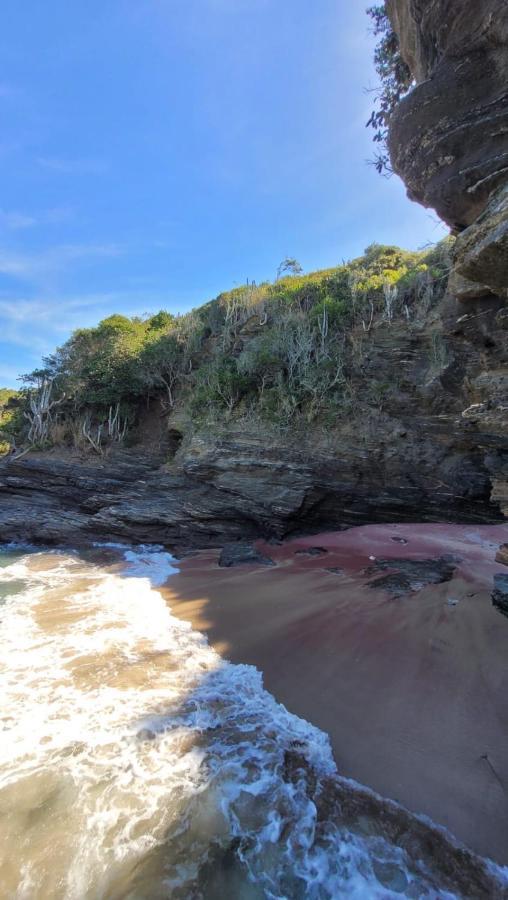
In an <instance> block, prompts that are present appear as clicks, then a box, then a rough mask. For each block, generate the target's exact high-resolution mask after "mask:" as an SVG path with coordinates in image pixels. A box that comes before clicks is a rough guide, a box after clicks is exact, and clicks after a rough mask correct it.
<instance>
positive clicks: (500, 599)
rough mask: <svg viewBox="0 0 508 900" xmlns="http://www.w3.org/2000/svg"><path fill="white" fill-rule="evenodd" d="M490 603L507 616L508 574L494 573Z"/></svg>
mask: <svg viewBox="0 0 508 900" xmlns="http://www.w3.org/2000/svg"><path fill="white" fill-rule="evenodd" d="M492 603H493V604H494V606H497V608H498V609H499V610H500V611H501V612H502V613H503V615H505V616H508V575H505V574H504V573H499V574H498V575H494V590H493V592H492Z"/></svg>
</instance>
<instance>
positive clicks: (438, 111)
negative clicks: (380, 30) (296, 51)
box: [386, 0, 508, 297]
mask: <svg viewBox="0 0 508 900" xmlns="http://www.w3.org/2000/svg"><path fill="white" fill-rule="evenodd" d="M386 6H387V12H388V15H389V17H390V20H391V22H392V25H393V28H394V30H395V31H396V33H397V35H398V38H399V44H400V48H401V53H402V56H403V58H404V60H405V61H406V63H407V64H408V66H409V68H410V70H411V72H412V74H413V76H414V79H415V82H416V84H415V87H414V88H413V90H412V91H411V92H410V93H409V94H408V95H407V97H405V98H404V99H403V100H402V101H401V102H400V104H399V106H398V107H397V109H396V110H395V112H394V113H393V116H392V119H391V122H390V133H389V150H390V156H391V160H392V164H393V167H394V169H395V171H396V172H397V173H398V174H399V175H400V176H401V178H402V179H403V180H404V182H405V183H406V186H407V190H408V195H409V197H410V198H411V199H413V200H416V201H418V202H419V203H422V204H423V205H424V206H427V207H432V208H433V209H435V210H436V212H437V213H438V214H439V216H440V217H441V218H442V219H443V220H444V221H445V222H446V223H447V224H448V225H450V226H451V228H452V229H453V230H454V231H455V232H456V233H459V239H458V241H457V244H456V271H457V274H458V275H460V276H461V277H462V278H466V279H468V280H469V281H470V282H473V284H475V283H476V284H478V286H479V287H478V291H477V293H476V294H474V291H473V294H474V296H481V295H482V294H483V293H485V288H486V287H487V288H489V289H490V291H491V292H492V293H493V294H495V295H498V296H499V295H501V296H503V297H505V296H506V293H507V290H508V199H507V197H508V195H507V185H508V4H507V3H506V0H483V2H481V3H480V2H477V0H432V2H421V0H387V3H386ZM468 293H469V295H471V287H469V291H468Z"/></svg>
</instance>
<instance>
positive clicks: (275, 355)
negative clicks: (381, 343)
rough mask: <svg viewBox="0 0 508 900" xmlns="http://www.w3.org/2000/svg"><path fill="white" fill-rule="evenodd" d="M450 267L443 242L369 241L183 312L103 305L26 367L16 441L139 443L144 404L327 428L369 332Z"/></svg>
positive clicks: (381, 387) (369, 385)
mask: <svg viewBox="0 0 508 900" xmlns="http://www.w3.org/2000/svg"><path fill="white" fill-rule="evenodd" d="M449 265H450V263H449V241H444V242H441V243H440V244H438V245H436V246H435V247H433V248H432V249H430V250H426V251H422V252H408V251H404V250H401V249H399V248H397V247H391V246H383V245H377V244H373V245H371V246H370V247H368V248H367V250H366V251H365V254H364V256H362V257H359V258H358V259H355V260H353V261H351V262H349V263H347V264H342V265H340V266H337V267H335V268H331V269H326V270H323V271H318V272H312V273H310V274H290V275H286V276H283V277H280V278H278V279H277V280H276V281H274V282H273V283H268V282H266V283H263V284H260V285H257V284H255V283H247V284H245V285H242V286H240V287H236V288H234V289H233V290H231V291H227V292H225V293H223V294H220V295H219V296H218V297H217V298H216V299H215V300H213V301H211V302H209V303H207V304H205V305H204V306H202V307H200V308H198V309H195V310H193V311H192V312H189V313H187V314H185V315H181V316H173V315H171V314H170V313H168V312H166V311H164V310H162V311H160V312H158V313H157V314H156V315H153V316H150V317H147V318H127V317H125V316H122V315H112V316H110V317H109V318H107V319H104V320H103V321H102V322H100V323H99V324H98V325H97V326H96V327H94V328H86V329H79V330H78V331H76V332H74V334H73V335H72V337H71V338H70V339H69V340H68V341H67V342H66V343H65V344H64V345H63V346H62V347H60V348H59V349H58V350H57V351H56V352H55V353H54V354H53V355H52V356H50V357H48V358H47V359H46V360H45V361H44V367H43V368H42V369H39V370H37V371H35V372H32V373H31V374H29V375H27V376H25V378H24V381H25V385H26V387H25V390H24V394H23V395H24V404H25V407H24V413H25V416H24V422H25V426H24V441H25V443H29V444H31V445H35V446H47V445H50V444H64V445H70V446H81V447H87V448H89V449H90V448H93V449H94V450H96V451H97V452H102V449H103V448H104V447H105V446H108V445H110V444H112V443H115V442H127V443H129V442H132V441H134V440H135V439H136V435H137V428H136V427H137V425H138V423H139V420H140V416H141V415H142V413H143V410H144V409H145V408H146V405H147V404H150V403H151V402H152V401H153V400H157V401H158V402H159V403H160V405H161V407H162V409H163V411H164V412H165V413H166V414H168V415H169V414H175V412H177V413H178V414H179V415H180V417H181V418H182V419H185V420H186V421H187V422H189V423H190V425H191V426H192V425H193V426H200V425H202V424H204V423H209V424H212V425H217V424H219V423H220V422H221V421H230V420H232V419H237V418H241V417H251V418H253V417H254V418H255V417H258V418H260V419H262V420H264V421H267V422H276V423H277V424H278V425H280V424H282V425H284V424H286V425H291V426H293V425H294V424H295V423H296V422H297V421H300V422H301V423H316V422H321V423H322V424H325V425H327V424H330V423H332V422H333V421H335V420H336V418H337V416H338V415H342V414H344V413H345V412H347V411H348V409H351V407H352V405H353V404H356V403H357V401H358V397H357V396H356V394H355V389H354V387H353V374H354V372H355V371H356V372H357V373H358V372H361V371H362V366H363V362H364V358H365V355H366V354H367V353H368V346H369V341H370V340H371V335H372V333H373V332H375V330H376V329H378V328H379V327H380V326H388V327H391V326H392V325H394V324H395V323H397V322H398V323H399V324H401V325H402V326H403V327H404V328H405V329H407V330H408V331H410V330H411V329H413V328H416V327H418V322H419V321H421V320H422V318H425V317H426V316H427V315H428V312H429V309H431V308H432V307H433V306H434V304H435V303H436V302H437V301H438V300H439V299H440V298H441V296H442V295H443V292H444V288H445V285H446V279H447V275H448V271H449ZM292 271H295V269H293V270H292ZM396 375H397V373H394V378H395V377H396ZM364 381H365V385H364V391H363V398H362V399H363V402H366V403H367V404H369V403H371V404H373V405H374V406H376V407H379V405H380V403H382V399H383V395H384V393H385V392H386V390H388V388H389V385H388V386H387V385H385V384H382V383H380V382H378V381H376V379H375V377H369V378H366V379H364ZM18 425H19V422H18ZM138 432H139V429H138ZM137 436H138V438H139V434H138V435H137ZM141 437H142V436H141Z"/></svg>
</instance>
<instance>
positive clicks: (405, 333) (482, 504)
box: [0, 307, 508, 550]
mask: <svg viewBox="0 0 508 900" xmlns="http://www.w3.org/2000/svg"><path fill="white" fill-rule="evenodd" d="M460 312H461V313H463V311H462V310H461V311H460ZM501 312H504V311H503V310H501ZM505 324H506V322H505V319H503V317H502V316H501V317H499V314H498V313H497V312H496V311H495V310H494V311H493V310H492V309H490V308H489V309H487V310H482V309H481V307H478V308H476V310H472V311H471V312H470V313H468V314H467V315H465V316H464V315H463V314H461V315H457V314H456V312H454V311H453V309H452V310H450V311H449V312H448V314H447V316H445V318H444V319H443V327H442V329H441V330H436V321H435V320H434V319H432V321H430V322H428V323H427V324H421V325H413V326H409V325H408V324H407V323H406V322H394V323H391V324H388V323H385V324H380V325H379V327H377V328H376V329H374V330H373V331H372V332H371V334H369V335H368V336H367V337H366V339H367V340H368V345H367V347H366V352H365V355H364V357H363V363H362V366H361V371H360V370H358V372H357V373H356V375H355V376H354V378H355V381H356V383H355V385H354V391H355V394H356V396H357V397H359V398H361V397H362V394H363V393H364V392H365V391H370V390H371V389H372V385H373V384H377V385H381V386H383V393H382V396H381V395H380V397H379V402H378V405H377V409H374V408H371V409H370V410H369V411H368V412H365V413H364V414H363V415H360V414H358V413H355V412H354V410H353V411H352V412H351V411H349V412H348V413H347V414H344V416H343V418H342V419H341V420H337V421H336V422H334V423H331V425H330V430H329V431H328V432H326V431H322V432H318V431H317V430H312V429H310V427H309V431H308V433H307V434H300V435H295V434H288V433H286V434H284V433H281V432H277V431H275V430H272V431H270V430H268V429H266V430H263V426H261V425H259V427H254V426H253V425H252V424H251V425H250V427H249V426H248V425H246V426H244V427H242V426H241V425H239V424H237V425H235V426H233V425H231V426H230V427H229V428H225V429H223V433H222V436H221V437H217V436H215V437H213V436H211V435H209V434H208V435H206V434H201V435H199V434H197V435H195V436H194V437H193V438H192V439H190V440H184V443H183V446H182V448H181V449H179V450H178V451H177V453H176V456H175V457H174V458H173V460H172V461H171V462H170V463H169V464H168V463H167V462H165V460H167V457H168V454H169V453H170V448H169V447H168V446H166V448H165V449H164V453H163V454H162V455H155V454H153V453H152V454H151V455H150V454H147V453H146V452H140V451H139V450H138V451H136V450H134V449H133V450H130V451H122V452H117V453H116V454H112V455H111V456H110V457H109V458H104V459H98V458H95V459H93V460H88V461H83V460H81V461H80V460H79V459H77V458H76V457H75V458H72V457H68V458H62V457H61V456H58V455H53V454H51V453H45V454H28V455H26V456H23V457H22V458H20V459H18V460H16V459H14V458H11V459H6V460H5V461H4V462H3V463H1V464H0V540H15V539H25V540H26V539H29V540H32V541H36V542H40V543H44V544H48V543H68V544H71V545H72V544H74V545H76V544H83V543H89V542H90V541H93V540H104V541H111V540H117V541H118V540H123V541H133V542H157V543H163V544H165V545H167V546H169V547H171V548H174V549H176V550H185V549H187V548H190V547H210V546H215V547H216V546H220V545H223V544H224V543H226V542H228V541H232V540H237V539H239V538H256V537H259V536H272V537H274V538H281V537H283V536H285V535H289V534H294V533H296V532H302V531H304V532H305V531H307V532H310V531H317V530H322V529H327V528H330V529H331V528H340V527H344V526H349V525H357V524H364V523H368V522H401V521H443V520H444V521H459V522H471V523H474V522H499V521H503V519H504V516H505V515H508V489H507V487H508V407H507V408H506V410H505V414H504V424H503V422H502V421H501V418H500V415H499V406H500V403H501V401H500V400H499V398H501V397H502V396H503V394H504V393H505V392H506V388H507V374H506V372H507V368H506V367H507V363H508V359H507V357H506V345H507V343H508V342H507V341H506V336H507V334H508V332H507V331H506V330H505V327H504V326H505ZM173 425H174V428H173V432H170V433H173V434H174V433H175V428H176V423H173ZM176 443H178V442H176Z"/></svg>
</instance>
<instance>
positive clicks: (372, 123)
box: [367, 3, 413, 174]
mask: <svg viewBox="0 0 508 900" xmlns="http://www.w3.org/2000/svg"><path fill="white" fill-rule="evenodd" d="M367 15H368V16H370V18H371V19H372V22H373V31H374V34H375V35H376V37H378V38H379V40H378V43H377V46H376V49H375V51H374V65H375V68H376V72H377V74H378V76H379V80H380V87H379V88H378V89H377V90H376V92H375V105H374V109H373V110H372V112H371V114H370V117H369V119H368V121H367V127H369V128H373V129H374V142H375V143H376V145H377V147H378V149H377V152H376V154H375V157H374V165H375V167H376V169H377V171H378V172H379V173H380V174H383V173H386V174H390V173H391V167H390V159H389V155H388V150H387V146H386V140H387V135H388V125H389V122H390V116H391V114H392V112H393V110H394V109H395V107H396V106H397V105H398V103H399V102H400V100H401V99H402V97H404V96H405V94H407V92H408V91H409V90H410V88H411V85H412V83H413V77H412V75H411V72H410V69H409V67H408V66H407V64H406V63H405V62H404V60H403V59H402V55H401V53H400V47H399V40H398V37H397V35H396V33H395V32H394V30H393V28H392V26H391V23H390V20H389V18H388V16H387V14H386V7H385V4H384V3H383V4H382V5H377V6H370V7H369V8H368V9H367Z"/></svg>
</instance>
